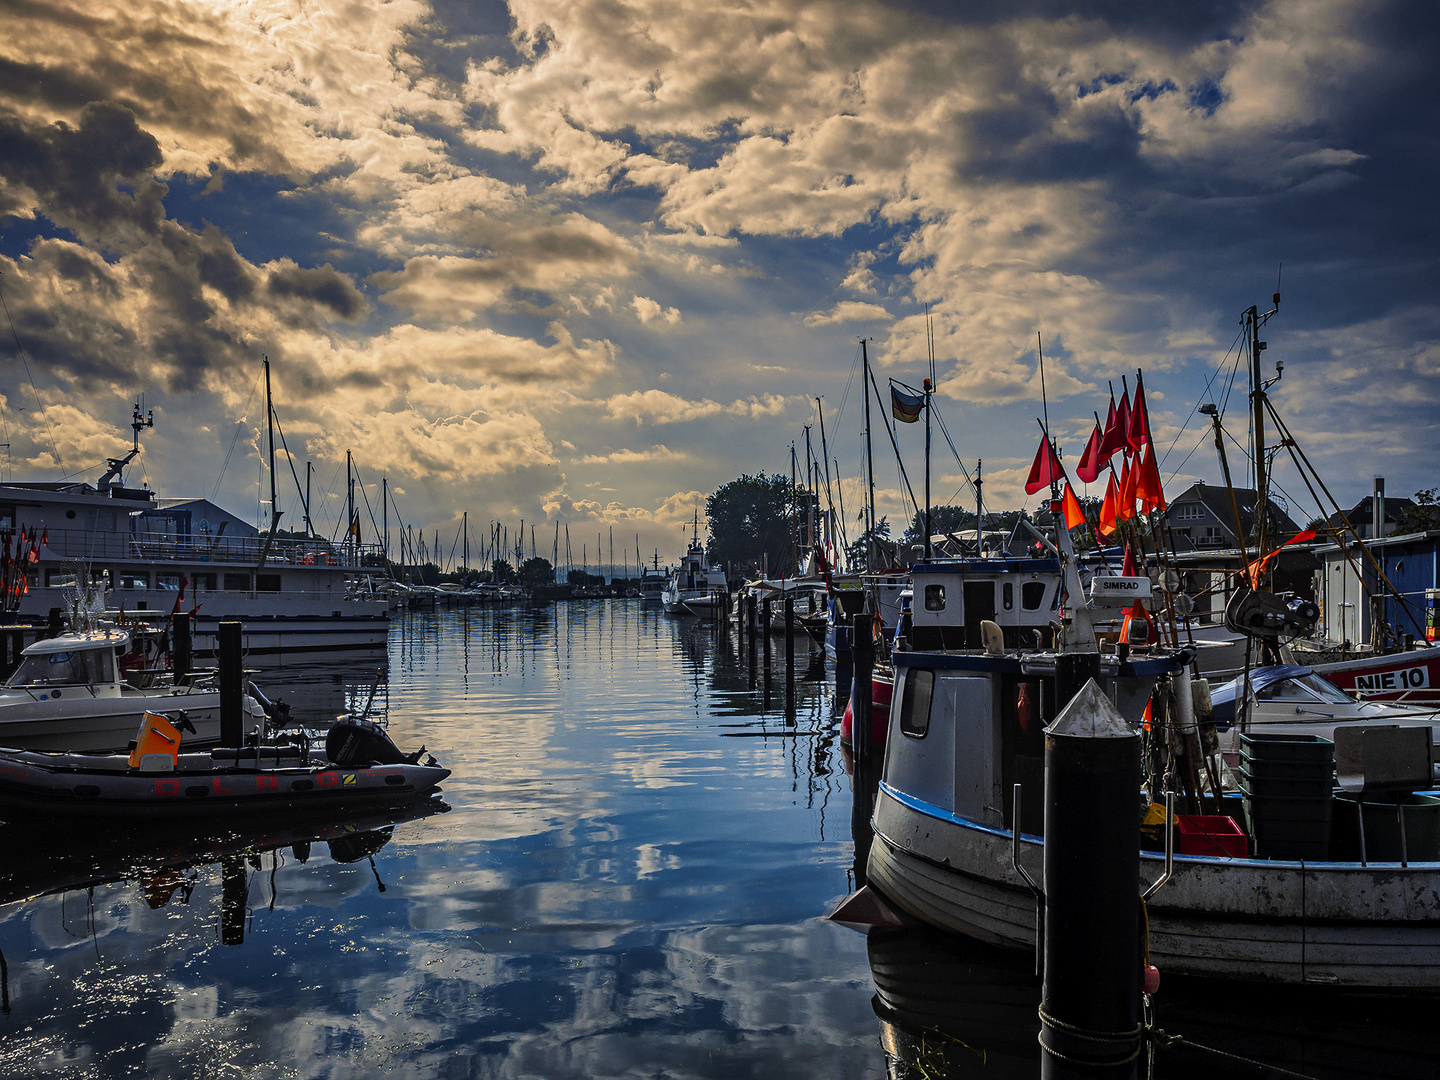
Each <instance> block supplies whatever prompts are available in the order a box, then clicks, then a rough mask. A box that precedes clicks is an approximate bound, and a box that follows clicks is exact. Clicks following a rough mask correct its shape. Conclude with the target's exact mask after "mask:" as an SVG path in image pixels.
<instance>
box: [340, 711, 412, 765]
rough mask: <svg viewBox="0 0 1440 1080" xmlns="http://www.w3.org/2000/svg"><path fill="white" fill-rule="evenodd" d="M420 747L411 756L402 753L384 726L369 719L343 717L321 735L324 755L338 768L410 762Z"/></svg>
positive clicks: (408, 763) (406, 763)
mask: <svg viewBox="0 0 1440 1080" xmlns="http://www.w3.org/2000/svg"><path fill="white" fill-rule="evenodd" d="M421 753H424V748H423V747H422V748H421V749H420V752H419V753H417V754H414V755H409V754H402V753H401V752H400V748H399V747H398V746H396V745H395V744H394V743H393V742H392V741H391V740H390V736H389V735H388V734H386V732H385V729H384V728H382V727H381V726H380V725H379V724H377V723H374V722H373V721H371V720H360V719H358V718H356V717H353V716H346V717H343V718H341V719H339V720H337V721H335V723H334V724H333V725H332V726H331V728H330V734H328V735H326V736H325V756H326V757H327V758H329V759H330V760H331V761H332V762H334V763H335V764H336V765H338V766H340V767H341V768H342V769H359V768H363V767H365V766H367V765H413V764H415V762H416V761H417V760H419V757H420V754H421Z"/></svg>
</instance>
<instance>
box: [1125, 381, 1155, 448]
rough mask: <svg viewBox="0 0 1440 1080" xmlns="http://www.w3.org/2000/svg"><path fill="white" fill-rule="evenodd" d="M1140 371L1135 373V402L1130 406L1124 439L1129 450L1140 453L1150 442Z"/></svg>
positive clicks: (1143, 386) (1148, 418) (1148, 417)
mask: <svg viewBox="0 0 1440 1080" xmlns="http://www.w3.org/2000/svg"><path fill="white" fill-rule="evenodd" d="M1143 379H1144V377H1143V376H1142V375H1141V373H1140V372H1138V371H1137V372H1136V373H1135V403H1134V404H1133V405H1132V406H1131V408H1130V429H1129V431H1128V432H1127V437H1126V441H1127V442H1128V443H1129V444H1130V452H1131V453H1134V454H1138V453H1140V448H1141V447H1142V446H1144V445H1145V444H1146V443H1148V442H1150V412H1149V410H1148V409H1146V408H1145V383H1144V381H1143Z"/></svg>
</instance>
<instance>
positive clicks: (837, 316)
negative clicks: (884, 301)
mask: <svg viewBox="0 0 1440 1080" xmlns="http://www.w3.org/2000/svg"><path fill="white" fill-rule="evenodd" d="M894 318H895V316H893V315H891V314H890V313H889V312H888V311H886V310H885V309H884V308H883V307H881V306H880V305H879V304H864V303H860V302H859V301H856V300H842V301H840V302H839V303H838V304H836V305H835V306H834V307H833V308H831V309H830V310H829V311H814V312H811V313H810V314H809V315H806V316H805V325H806V326H836V325H838V324H840V323H847V322H876V321H880V322H890V321H891V320H892V319H894Z"/></svg>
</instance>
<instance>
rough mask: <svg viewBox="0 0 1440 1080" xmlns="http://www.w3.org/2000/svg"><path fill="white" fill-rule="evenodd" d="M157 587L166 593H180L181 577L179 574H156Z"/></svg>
mask: <svg viewBox="0 0 1440 1080" xmlns="http://www.w3.org/2000/svg"><path fill="white" fill-rule="evenodd" d="M155 587H156V588H157V589H164V590H165V591H166V592H179V591H180V575H179V574H156V575H155Z"/></svg>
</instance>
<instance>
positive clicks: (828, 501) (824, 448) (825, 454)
mask: <svg viewBox="0 0 1440 1080" xmlns="http://www.w3.org/2000/svg"><path fill="white" fill-rule="evenodd" d="M815 412H816V415H818V416H819V417H820V456H821V457H822V458H824V459H825V522H826V533H825V535H826V537H827V538H828V539H829V540H830V541H831V542H834V541H835V539H836V534H837V530H836V528H835V494H834V492H833V490H832V489H831V487H830V447H829V445H828V444H827V443H826V441H825V410H824V408H822V407H821V405H820V399H819V398H818V397H817V398H816V399H815ZM836 471H837V472H838V471H839V466H838V465H837V466H836Z"/></svg>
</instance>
